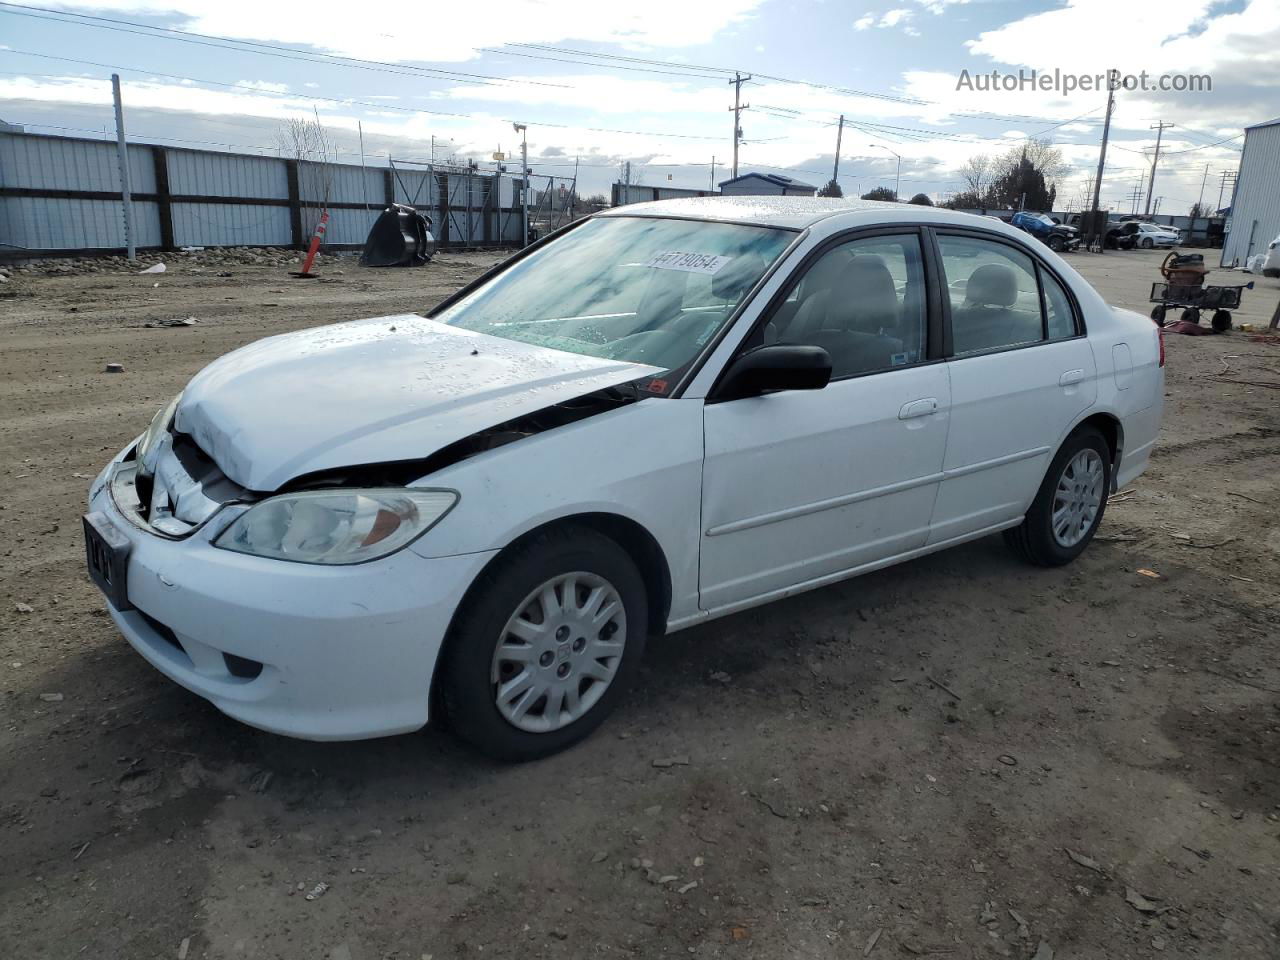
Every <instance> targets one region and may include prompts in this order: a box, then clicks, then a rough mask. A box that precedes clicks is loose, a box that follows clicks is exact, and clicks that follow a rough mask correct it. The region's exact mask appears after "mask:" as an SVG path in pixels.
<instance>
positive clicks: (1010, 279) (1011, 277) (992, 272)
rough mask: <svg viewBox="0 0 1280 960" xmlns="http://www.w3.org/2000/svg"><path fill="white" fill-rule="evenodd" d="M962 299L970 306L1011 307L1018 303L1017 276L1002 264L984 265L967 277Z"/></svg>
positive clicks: (1010, 268) (1011, 269)
mask: <svg viewBox="0 0 1280 960" xmlns="http://www.w3.org/2000/svg"><path fill="white" fill-rule="evenodd" d="M964 299H965V302H966V303H968V304H970V305H971V306H983V307H1011V306H1013V305H1014V304H1015V303H1017V302H1018V276H1017V274H1015V273H1014V272H1013V268H1012V267H1006V266H1005V265H1004V264H1002V263H988V264H984V265H983V266H981V267H979V268H978V269H977V270H975V271H973V274H972V275H971V276H970V277H969V282H968V283H967V284H966V285H965V288H964Z"/></svg>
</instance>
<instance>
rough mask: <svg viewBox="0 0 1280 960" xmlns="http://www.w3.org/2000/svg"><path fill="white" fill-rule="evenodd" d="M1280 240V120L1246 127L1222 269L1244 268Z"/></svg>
mask: <svg viewBox="0 0 1280 960" xmlns="http://www.w3.org/2000/svg"><path fill="white" fill-rule="evenodd" d="M1277 236H1280V118H1277V119H1275V120H1268V121H1267V122H1266V123H1257V124H1254V125H1253V126H1252V127H1246V128H1245V131H1244V151H1243V152H1242V153H1241V154H1240V173H1239V175H1238V176H1237V177H1236V189H1235V194H1234V195H1233V197H1232V201H1231V216H1229V217H1228V218H1227V223H1226V238H1225V239H1224V241H1223V244H1222V263H1221V266H1224V267H1229V266H1231V265H1232V264H1233V263H1235V264H1239V265H1240V266H1244V264H1245V262H1246V261H1247V260H1248V259H1249V258H1250V257H1252V256H1254V255H1255V254H1258V253H1265V252H1266V249H1267V245H1268V244H1270V243H1271V241H1272V240H1274V239H1275V238H1276V237H1277Z"/></svg>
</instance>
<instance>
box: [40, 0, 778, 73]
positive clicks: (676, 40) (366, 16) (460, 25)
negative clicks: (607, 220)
mask: <svg viewBox="0 0 1280 960" xmlns="http://www.w3.org/2000/svg"><path fill="white" fill-rule="evenodd" d="M762 2H763V0H702V2H700V3H692V4H691V3H687V2H685V0H646V2H645V3H643V4H640V5H634V4H633V5H629V6H626V5H621V4H600V3H598V2H597V0H491V2H490V3H487V4H485V5H484V6H483V7H481V8H476V9H473V10H465V11H464V10H462V9H456V10H454V13H456V14H457V15H456V16H453V15H449V12H448V11H447V10H444V9H442V8H441V7H440V6H439V5H436V4H429V3H428V4H423V3H409V4H406V3H403V2H401V0H364V2H363V3H359V4H351V3H349V2H345V0H315V2H312V3H308V4H307V5H306V7H305V9H301V10H300V9H299V8H297V7H295V6H293V5H291V4H284V3H262V2H261V0H219V2H218V3H210V2H209V0H111V2H110V3H108V4H106V5H107V6H109V7H110V9H112V10H113V11H120V12H122V13H125V14H138V13H146V14H153V15H158V14H167V15H173V14H179V15H181V16H184V17H186V18H188V19H187V21H186V22H185V23H182V24H181V25H180V26H181V27H182V28H183V29H188V30H193V31H196V32H199V33H210V34H216V35H218V36H224V37H238V38H242V39H251V40H259V41H268V42H274V43H288V44H293V45H298V44H305V45H310V46H314V47H316V48H317V49H320V50H325V51H329V52H332V53H339V54H344V55H346V56H354V57H365V58H372V59H379V60H401V61H408V60H437V61H461V60H468V59H470V58H472V57H473V56H475V54H476V51H477V50H478V49H479V48H481V47H487V46H497V45H501V44H504V43H509V42H522V43H559V42H567V41H573V42H576V43H584V42H586V43H615V44H625V45H628V46H654V47H685V46H696V45H699V44H704V43H708V42H710V41H711V40H712V39H714V38H715V37H716V36H717V35H718V34H719V33H721V31H723V30H725V29H727V28H731V27H733V26H734V25H735V24H738V23H741V22H742V21H744V20H746V19H747V18H749V17H750V16H751V15H752V14H753V12H754V11H755V9H756V8H757V7H758V6H759V5H760V4H761V3H762ZM59 6H61V7H64V8H68V9H73V10H74V9H82V10H89V11H91V12H95V13H96V12H99V11H100V10H101V9H102V7H103V6H104V3H103V0H65V2H63V3H60V4H59Z"/></svg>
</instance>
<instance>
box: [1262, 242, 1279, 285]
mask: <svg viewBox="0 0 1280 960" xmlns="http://www.w3.org/2000/svg"><path fill="white" fill-rule="evenodd" d="M1262 275H1263V276H1264V277H1280V237H1276V238H1275V239H1274V240H1272V241H1271V243H1270V244H1269V245H1268V246H1267V254H1266V258H1265V259H1264V260H1263V261H1262Z"/></svg>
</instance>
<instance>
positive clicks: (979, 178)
mask: <svg viewBox="0 0 1280 960" xmlns="http://www.w3.org/2000/svg"><path fill="white" fill-rule="evenodd" d="M992 173H993V171H992V163H991V157H990V156H989V155H988V154H985V153H975V154H974V155H973V156H972V157H970V158H969V159H968V160H966V161H965V162H964V166H962V167H961V168H960V176H961V178H962V179H963V180H964V182H965V183H967V184H968V185H969V189H968V191H967V192H968V193H972V194H973V195H974V196H976V197H981V196H982V195H983V194H984V193H985V192H986V190H987V187H988V186H989V185H990V183H991V177H992Z"/></svg>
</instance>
